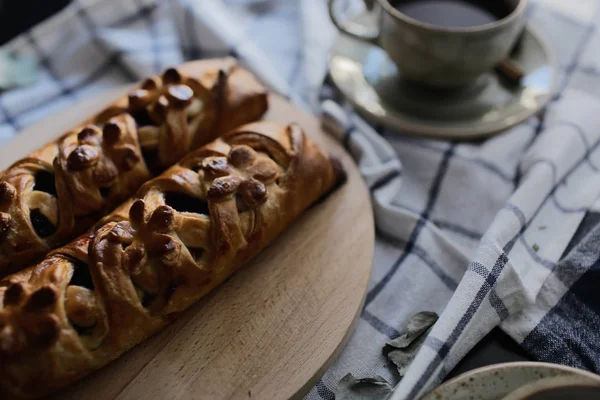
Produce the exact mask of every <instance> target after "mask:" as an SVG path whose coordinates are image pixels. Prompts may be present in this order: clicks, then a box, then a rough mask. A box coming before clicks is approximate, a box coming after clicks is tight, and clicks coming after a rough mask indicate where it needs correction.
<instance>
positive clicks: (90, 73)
mask: <svg viewBox="0 0 600 400" xmlns="http://www.w3.org/2000/svg"><path fill="white" fill-rule="evenodd" d="M599 10H600V0H585V1H583V0H581V1H577V2H569V4H567V2H564V1H561V0H546V1H532V2H531V4H530V7H529V15H528V18H529V24H530V26H532V27H534V28H536V30H537V32H538V33H539V34H540V35H541V36H542V37H543V38H544V39H545V40H546V41H547V42H548V43H549V44H550V46H551V47H552V48H553V50H554V52H555V55H556V60H557V64H558V67H559V70H560V74H559V75H560V76H559V91H558V93H557V94H556V96H555V98H554V99H553V101H552V103H551V104H550V105H549V107H548V108H547V111H546V112H545V113H544V114H542V115H543V116H544V117H543V118H541V117H536V118H531V119H530V120H528V121H526V122H524V123H522V124H521V125H519V126H516V127H514V128H512V129H509V130H508V131H507V132H505V133H503V134H501V135H499V136H496V137H494V138H491V139H488V140H486V141H482V142H479V143H457V142H443V141H431V140H423V139H418V138H410V137H406V136H402V135H401V132H391V131H389V130H386V129H382V128H380V127H372V126H370V125H369V124H367V123H365V122H364V121H363V120H361V119H360V118H359V117H358V116H356V115H355V114H353V113H352V111H351V109H349V108H348V107H347V106H346V105H344V103H343V101H342V100H341V99H340V98H339V97H338V96H337V95H336V93H335V91H334V90H332V88H331V87H330V86H329V85H328V84H327V83H326V84H325V86H324V87H323V85H322V83H323V79H324V77H325V76H326V69H327V49H328V47H329V46H330V45H331V43H332V40H333V38H334V37H335V34H336V33H335V30H334V29H333V27H332V26H331V24H330V22H329V20H328V17H327V11H326V4H325V2H324V1H322V0H298V1H277V0H163V1H159V0H119V1H117V0H104V1H94V0H79V1H75V2H74V3H73V4H71V5H70V6H68V7H67V8H66V9H65V10H63V11H61V12H60V13H59V14H57V15H56V16H54V17H52V18H51V19H49V20H48V21H45V22H43V23H42V24H40V25H38V26H36V27H35V28H33V29H32V30H30V31H28V32H25V33H24V34H22V35H21V36H19V37H18V38H16V39H14V40H13V41H11V42H10V43H8V44H7V45H6V46H4V48H5V50H7V51H8V52H10V53H11V54H12V55H15V56H17V57H21V56H26V57H32V58H33V59H35V60H36V62H37V63H38V64H39V73H38V80H37V82H36V83H35V84H33V85H31V86H27V87H24V88H20V89H15V90H11V91H8V92H5V93H3V94H2V95H1V96H0V141H3V140H8V139H9V138H10V137H12V136H14V135H16V134H18V132H19V131H20V130H21V129H22V128H23V127H25V126H27V125H29V124H31V123H32V122H34V121H37V120H39V119H40V118H42V117H46V116H49V115H51V114H52V113H54V112H56V111H58V110H59V109H61V108H64V107H67V106H68V105H69V104H73V103H74V102H75V101H77V100H78V99H81V98H84V97H88V96H90V95H92V94H93V93H96V92H99V91H101V90H104V89H107V88H110V87H114V86H117V85H122V84H123V83H124V82H131V81H134V80H138V79H141V78H143V77H144V76H146V75H149V74H152V73H157V72H160V71H161V70H162V69H164V68H166V67H168V66H171V65H176V64H178V63H180V62H182V61H183V60H187V59H195V58H203V57H213V56H223V55H226V54H233V55H236V56H237V57H239V58H240V59H241V60H242V62H243V63H245V64H246V66H247V67H249V68H250V69H251V70H253V71H254V72H255V73H256V74H258V75H259V76H260V77H261V78H262V79H263V80H264V81H265V82H267V83H268V84H269V85H270V87H271V88H272V89H273V90H275V91H278V92H279V93H282V94H284V95H285V96H287V97H289V98H291V99H292V100H293V101H295V102H297V103H298V104H300V105H302V106H303V107H306V108H312V109H313V110H314V111H317V110H320V109H321V107H320V103H321V101H323V104H322V113H323V120H324V124H325V125H326V126H327V127H328V129H329V130H330V131H331V132H332V134H334V135H337V136H338V137H339V138H340V140H342V141H343V143H344V144H345V146H346V147H347V149H348V150H349V151H350V152H351V153H352V155H353V156H354V157H355V159H356V161H357V163H358V165H359V167H360V169H361V172H362V173H363V176H364V178H365V180H366V182H367V184H368V185H369V188H370V190H371V193H372V196H373V205H374V213H375V218H376V223H377V228H378V232H379V233H378V237H377V242H376V254H375V260H374V267H373V273H372V277H371V284H370V287H369V291H368V294H367V298H366V304H365V308H364V310H363V312H362V314H361V319H360V321H359V322H358V324H357V327H356V330H355V332H354V334H353V335H352V337H351V339H350V341H349V343H348V345H347V346H346V348H345V349H344V351H343V353H342V354H341V356H340V357H339V358H338V360H337V361H336V362H335V364H334V365H333V366H332V367H331V368H330V369H329V370H328V371H327V373H326V374H325V375H324V376H323V377H322V378H321V379H320V380H319V381H318V383H317V385H316V386H315V387H314V388H313V389H312V390H311V391H310V393H309V394H308V396H307V397H308V398H310V399H333V398H334V397H335V395H334V391H335V388H336V386H337V383H338V382H339V380H340V379H341V378H342V377H343V376H344V375H346V374H347V373H352V374H353V375H355V376H357V377H363V376H373V375H381V376H383V377H384V378H385V379H387V380H388V381H389V382H391V383H392V384H396V383H397V377H396V375H395V374H394V373H392V371H391V370H390V369H389V368H388V365H387V364H386V360H385V359H384V357H383V356H382V354H381V348H382V346H383V345H384V343H385V342H387V341H389V340H390V338H394V337H396V336H398V335H400V334H401V333H402V332H401V329H402V327H403V326H404V325H405V323H406V321H407V320H408V318H409V317H410V316H411V315H412V314H414V313H415V312H418V311H422V310H431V311H436V312H438V313H439V314H440V315H441V317H440V319H439V321H438V322H437V324H436V325H435V326H434V328H433V330H432V331H431V333H430V335H429V337H428V338H427V340H426V342H425V345H424V347H423V348H422V350H421V351H420V352H419V354H418V356H417V358H416V359H415V361H414V363H413V365H412V366H411V368H410V369H409V371H408V373H407V375H406V376H405V377H404V378H403V379H402V381H401V382H400V385H399V386H398V388H397V390H396V393H395V396H396V397H395V398H398V399H400V398H415V397H417V396H419V395H421V394H423V393H425V392H426V391H428V390H430V389H431V388H432V387H434V386H435V385H436V384H437V383H439V382H440V380H441V379H442V378H443V377H444V376H445V375H446V373H447V372H449V371H450V370H451V369H452V367H453V366H454V365H455V364H456V363H457V362H458V360H460V359H461V358H462V357H463V356H464V355H465V354H466V352H467V351H468V350H469V349H471V348H472V347H473V346H474V345H475V343H477V341H479V340H480V339H481V338H482V337H483V336H484V335H485V334H486V333H487V332H489V331H490V330H491V329H492V328H493V327H495V326H498V325H499V326H501V327H502V329H504V330H505V331H506V332H508V333H509V334H510V335H511V336H512V337H513V338H514V339H515V340H516V341H518V342H519V343H520V344H521V345H522V346H523V348H525V349H526V350H527V351H528V352H529V353H530V354H531V355H532V356H533V357H535V358H536V359H539V360H544V361H554V362H561V363H565V364H569V365H576V366H579V367H583V368H586V369H589V370H593V371H596V372H600V361H599V360H600V345H598V343H600V341H598V338H597V332H600V329H599V328H600V319H599V317H598V312H599V311H600V304H598V302H599V300H597V299H596V297H595V296H594V288H596V287H598V285H597V283H598V278H597V276H598V273H597V272H596V271H598V266H597V264H598V254H597V253H598V252H597V251H596V249H597V248H598V247H599V246H598V239H599V238H600V234H599V233H598V231H596V230H592V231H591V233H589V234H588V235H587V237H585V239H583V240H581V238H582V237H584V236H585V235H584V234H585V233H586V232H587V231H589V230H590V229H588V227H592V226H593V225H594V224H593V222H595V221H596V220H597V219H598V218H597V216H598V214H596V213H595V212H594V211H593V210H594V209H595V208H594V207H593V204H594V203H595V201H596V199H597V198H598V195H599V194H600V177H599V176H598V175H599V170H598V168H600V152H599V150H598V147H599V146H600V98H598V93H600V55H598V52H597V51H595V49H597V48H598V45H600V34H599V33H598V23H599V22H600V20H599V14H598V13H599V12H600V11H599ZM41 144H42V143H40V145H41ZM584 216H585V219H584ZM582 220H584V222H585V223H584V224H581V221H582ZM578 226H579V227H580V228H579V231H577V228H578ZM576 231H577V235H576V239H574V241H575V242H580V243H579V245H578V246H576V247H575V248H574V249H573V250H572V251H571V252H570V253H569V254H568V256H566V257H564V258H563V257H562V254H563V253H565V248H566V247H567V245H568V244H569V242H570V241H572V238H573V236H574V234H575V232H576Z"/></svg>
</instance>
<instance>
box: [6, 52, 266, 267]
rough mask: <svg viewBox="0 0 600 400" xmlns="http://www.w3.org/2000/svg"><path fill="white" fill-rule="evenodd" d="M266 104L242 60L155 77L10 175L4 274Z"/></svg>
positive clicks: (62, 239)
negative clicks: (244, 67)
mask: <svg viewBox="0 0 600 400" xmlns="http://www.w3.org/2000/svg"><path fill="white" fill-rule="evenodd" d="M266 108H267V97H266V92H265V90H264V88H263V87H262V86H261V85H260V84H259V83H258V82H257V81H256V80H255V79H254V77H253V76H252V75H251V74H250V73H249V72H247V71H245V70H243V69H241V68H240V67H238V65H237V63H236V61H235V60H234V59H232V58H227V59H219V60H207V61H197V62H193V63H188V64H184V65H183V66H181V67H179V68H178V69H175V68H170V69H168V70H166V71H165V72H164V73H163V74H162V76H154V77H151V78H149V79H146V80H145V81H144V82H143V83H142V84H141V86H140V88H138V89H135V90H133V91H131V92H130V93H129V95H128V96H125V97H123V98H121V99H119V100H117V101H116V102H115V103H113V104H112V105H111V106H109V107H107V108H106V109H105V110H103V111H102V112H100V113H99V114H97V115H96V116H95V117H93V118H92V119H90V120H88V121H87V122H86V123H84V124H83V125H82V126H81V127H79V128H77V129H75V130H73V131H71V132H69V133H67V134H66V135H64V136H63V137H61V138H60V139H59V140H57V141H56V142H55V143H51V144H48V145H46V146H45V147H44V148H42V149H40V150H38V151H37V152H34V153H33V154H31V155H30V156H29V157H27V158H25V159H23V160H20V161H18V162H16V163H15V164H13V165H12V166H11V167H10V168H9V169H8V170H6V171H4V173H3V174H0V175H1V176H0V277H1V276H5V275H6V274H7V273H9V272H12V271H16V270H17V269H18V268H19V267H20V266H23V265H27V264H30V263H31V262H33V261H36V260H38V259H40V258H41V257H42V256H43V255H45V254H46V253H47V252H48V251H50V250H51V249H53V248H56V247H58V246H60V245H62V244H65V243H66V242H68V241H69V240H71V239H73V238H74V237H76V236H77V235H79V234H81V233H83V232H84V231H86V230H87V229H89V228H90V227H91V226H92V225H93V224H94V223H96V222H97V221H98V220H99V219H100V218H101V217H102V216H103V215H105V214H106V213H107V212H109V211H110V210H112V209H113V208H114V207H115V206H116V205H117V204H119V203H121V202H122V201H123V200H125V199H126V198H128V197H129V196H131V195H132V194H133V193H135V191H136V190H137V189H138V188H139V187H140V185H141V184H142V183H143V182H145V181H147V180H148V179H150V178H151V177H152V176H153V175H156V174H158V173H159V172H162V171H163V170H164V169H165V168H167V167H169V166H171V165H173V164H174V163H175V162H177V160H179V159H180V158H181V157H183V156H184V155H185V154H186V153H188V152H189V151H190V150H191V149H194V148H198V147H200V146H201V145H203V144H205V143H208V142H210V141H211V140H213V139H214V138H216V137H217V136H218V135H220V134H222V133H224V132H226V131H228V130H230V129H233V128H235V127H237V126H240V125H242V124H244V123H247V122H251V121H255V120H257V119H259V118H260V117H261V116H262V115H263V113H264V112H265V111H266Z"/></svg>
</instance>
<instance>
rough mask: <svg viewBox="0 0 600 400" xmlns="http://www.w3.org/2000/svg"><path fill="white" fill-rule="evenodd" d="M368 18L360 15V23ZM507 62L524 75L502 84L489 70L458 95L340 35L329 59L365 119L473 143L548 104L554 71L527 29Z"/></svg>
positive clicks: (344, 90) (374, 48) (335, 76)
mask: <svg viewBox="0 0 600 400" xmlns="http://www.w3.org/2000/svg"><path fill="white" fill-rule="evenodd" d="M367 18H368V16H366V15H364V14H363V15H359V16H358V17H356V18H355V22H359V23H362V22H363V21H365V20H367ZM518 48H519V49H518V51H516V52H515V53H516V54H514V55H513V56H512V57H513V58H512V61H513V62H514V63H515V64H516V65H517V66H519V68H521V69H522V70H523V72H524V74H525V76H524V77H523V79H522V80H521V83H520V84H519V85H511V84H507V83H506V82H505V81H504V80H503V79H501V77H500V76H499V75H498V74H496V73H495V72H493V71H490V73H488V74H485V75H483V76H482V77H480V79H479V80H478V81H477V82H474V83H473V84H472V85H470V86H469V87H467V88H464V89H460V90H448V91H444V90H432V89H427V88H424V87H417V86H415V85H414V84H411V83H408V82H406V81H404V80H403V79H402V76H401V74H400V73H399V72H398V70H397V68H396V66H395V65H394V63H393V62H392V61H391V60H390V59H389V58H388V56H387V54H386V53H385V52H384V51H383V50H382V49H381V48H379V47H377V46H374V45H371V44H368V43H364V42H360V41H357V40H355V39H351V38H349V37H347V36H344V35H341V36H339V37H338V38H337V39H336V41H335V43H334V45H333V47H332V50H331V54H330V58H329V69H330V74H331V77H332V79H333V82H334V83H335V85H336V86H337V87H338V88H339V89H340V91H341V92H342V94H343V95H344V96H345V97H346V98H347V99H348V101H349V102H350V103H352V104H353V105H354V106H355V107H356V108H357V109H358V110H359V112H360V113H361V114H363V115H364V116H365V117H366V118H367V119H370V120H372V121H374V122H377V123H380V124H383V125H385V126H388V127H391V128H394V129H396V130H399V131H401V132H406V133H413V134H418V135H423V136H430V137H438V138H444V139H474V138H477V137H482V136H487V135H490V134H493V133H497V132H499V131H502V130H504V129H506V128H509V127H510V126H513V125H515V124H517V123H519V122H521V121H523V120H525V119H526V118H528V117H530V116H532V115H534V114H535V113H536V112H538V111H539V110H540V109H541V108H542V107H543V106H544V105H546V103H547V102H548V101H549V100H550V98H551V96H552V93H553V91H554V88H555V83H556V76H557V70H556V66H555V64H554V57H553V56H552V54H551V52H550V50H549V49H548V47H547V46H546V45H545V44H544V42H543V41H542V40H541V39H540V38H539V37H538V35H536V34H535V33H534V32H533V31H532V30H531V29H530V28H527V29H526V30H525V31H524V34H523V37H522V39H521V44H520V45H519V46H518Z"/></svg>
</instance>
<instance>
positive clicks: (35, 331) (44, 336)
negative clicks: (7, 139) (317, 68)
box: [0, 122, 344, 398]
mask: <svg viewBox="0 0 600 400" xmlns="http://www.w3.org/2000/svg"><path fill="white" fill-rule="evenodd" d="M343 178H344V173H343V169H342V168H341V164H340V163H339V161H337V159H336V158H335V157H331V156H328V155H326V154H324V153H323V152H322V151H321V150H320V149H319V147H318V146H317V145H315V144H314V143H313V142H312V141H311V140H309V139H308V138H307V136H306V135H305V134H304V132H303V131H302V130H301V129H300V128H299V127H298V126H296V125H289V126H280V125H277V124H274V123H270V122H257V123H253V124H249V125H245V126H243V127H241V128H239V129H237V130H234V131H232V132H229V133H227V134H225V135H224V136H222V138H219V139H217V140H216V141H214V142H212V143H210V144H209V145H207V146H205V147H203V148H201V149H199V150H196V151H194V152H192V153H191V154H189V155H188V156H186V157H185V158H184V159H183V160H182V161H181V162H180V163H178V164H177V165H175V166H173V167H171V168H170V169H169V170H167V171H166V172H164V173H163V174H162V175H160V176H159V177H157V178H155V179H153V180H151V181H149V182H147V183H146V184H144V185H143V186H142V188H141V189H140V190H139V191H138V194H137V195H136V197H135V198H133V199H131V200H129V201H128V202H126V203H125V204H124V205H122V206H121V207H119V208H118V209H117V210H115V212H114V213H113V214H111V215H110V216H108V217H107V219H106V220H105V222H104V223H101V224H100V225H99V226H98V227H97V228H96V229H94V230H92V231H91V232H90V233H89V234H87V235H84V236H82V237H80V238H79V239H77V240H76V241H74V242H72V243H70V244H69V245H67V246H64V247H62V248H59V249H57V250H54V251H53V252H52V253H51V254H50V255H49V256H48V257H46V258H45V259H44V260H43V261H42V262H40V263H39V264H38V265H36V266H34V267H31V268H29V269H26V270H23V271H21V272H19V273H16V274H14V275H11V276H9V277H7V278H6V279H5V280H4V281H2V282H0V304H1V305H2V306H1V308H0V394H3V396H6V397H2V398H7V397H14V398H30V397H37V396H42V395H46V394H48V393H51V392H52V391H54V390H56V389H58V388H61V387H63V386H65V385H67V384H69V383H72V382H74V381H76V380H78V379H80V378H82V377H83V376H85V375H87V374H89V373H91V372H93V371H94V370H96V369H98V368H100V367H102V366H104V365H106V364H107V363H109V362H110V361H111V360H114V359H115V358H117V357H119V356H120V355H121V354H122V353H124V352H125V351H127V350H128V349H130V348H132V347H133V346H135V345H137V344H138V343H140V342H142V341H143V340H145V339H146V338H148V337H149V336H150V335H152V334H153V333H155V332H157V331H158V330H159V329H161V328H162V327H163V326H165V325H166V324H168V323H169V322H171V321H172V320H173V319H174V318H175V317H176V316H177V315H178V314H179V313H180V312H182V311H183V310H185V309H186V308H188V307H189V306H191V305H192V304H193V303H194V302H196V301H197V300H198V299H200V298H201V297H202V296H204V295H205V294H206V293H208V292H209V291H210V290H212V289H213V288H215V287H216V286H217V285H219V284H220V283H222V282H223V281H224V280H225V279H226V278H227V277H229V276H230V275H231V274H232V273H233V272H234V271H235V270H236V269H238V268H240V267H241V266H242V265H244V264H245V263H246V262H247V261H248V260H250V259H251V258H252V257H254V256H255V255H257V254H258V253H259V252H260V251H261V250H262V249H263V248H265V247H266V246H267V245H268V244H269V243H271V242H272V241H273V239H274V238H275V237H276V236H277V235H278V234H279V233H281V232H282V231H283V230H284V229H285V228H286V227H288V226H289V225H290V224H291V223H292V221H293V220H294V219H296V218H297V217H298V216H299V215H300V214H301V213H302V212H303V211H304V210H305V209H306V208H308V207H309V206H310V205H311V204H313V203H314V202H315V201H317V200H319V199H320V198H322V197H323V196H324V195H326V194H328V193H329V192H330V191H332V190H333V189H334V188H335V187H336V186H337V185H338V184H340V183H341V182H342V181H343Z"/></svg>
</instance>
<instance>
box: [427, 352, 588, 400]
mask: <svg viewBox="0 0 600 400" xmlns="http://www.w3.org/2000/svg"><path fill="white" fill-rule="evenodd" d="M523 367H525V368H538V367H545V368H550V369H554V370H558V371H564V372H571V373H573V374H574V375H579V376H583V377H586V378H590V380H593V381H596V382H598V383H600V375H596V374H594V373H593V372H589V371H585V370H582V369H579V368H575V367H568V366H566V365H561V364H553V363H547V362H538V361H515V362H507V363H501V364H492V365H488V366H485V367H480V368H477V369H474V370H471V371H467V372H465V373H462V374H460V375H459V376H457V377H455V378H452V379H450V380H449V381H447V382H444V383H443V384H442V385H440V386H438V387H436V388H435V389H433V390H432V391H430V392H429V393H426V394H425V395H423V396H422V397H421V398H422V399H423V398H426V397H427V396H430V395H432V394H433V393H434V392H436V391H439V390H444V389H446V388H447V387H448V386H454V385H456V384H460V382H462V381H464V380H465V379H467V380H468V379H469V378H470V377H472V376H473V375H479V374H481V373H484V372H493V371H495V370H498V371H504V370H506V369H510V368H523Z"/></svg>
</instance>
